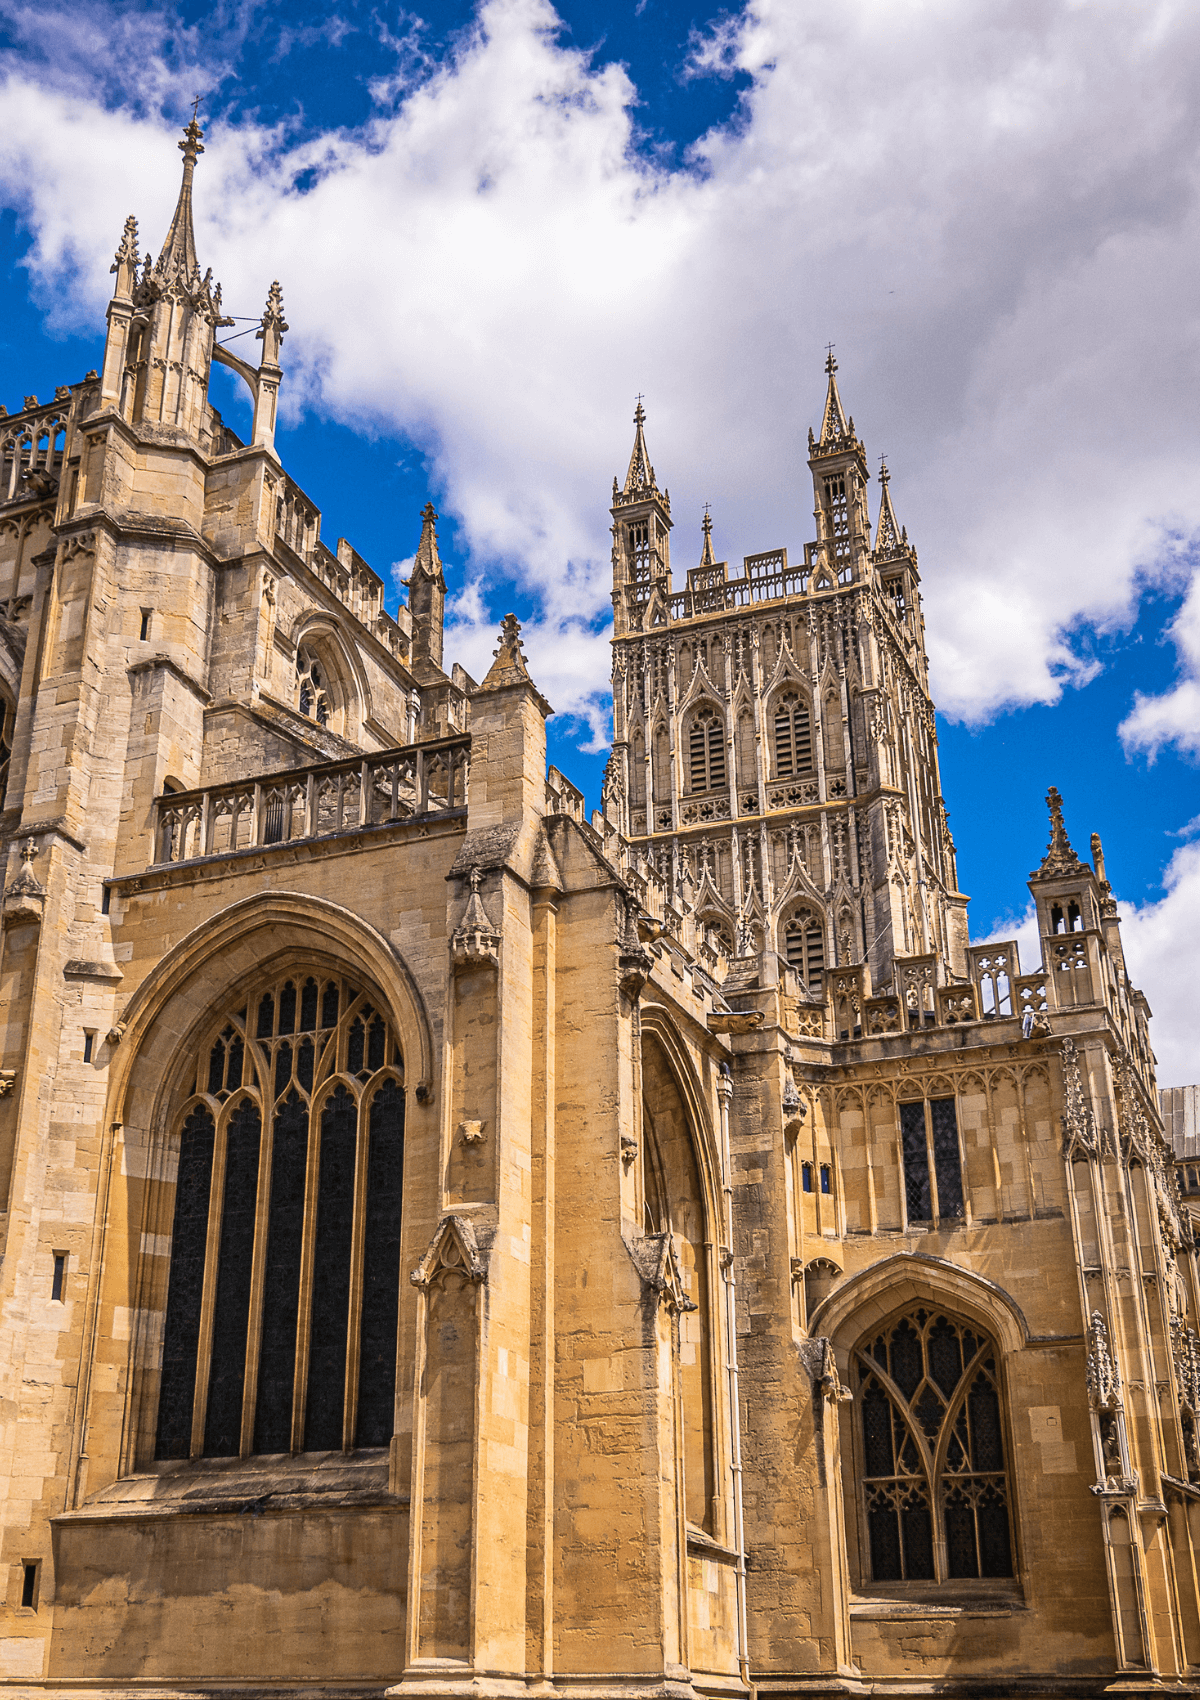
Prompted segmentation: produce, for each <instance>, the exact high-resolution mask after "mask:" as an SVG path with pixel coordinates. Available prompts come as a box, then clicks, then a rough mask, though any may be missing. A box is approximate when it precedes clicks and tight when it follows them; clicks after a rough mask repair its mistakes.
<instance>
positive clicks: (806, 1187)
mask: <svg viewBox="0 0 1200 1700" xmlns="http://www.w3.org/2000/svg"><path fill="white" fill-rule="evenodd" d="M800 1187H801V1190H802V1191H804V1192H811V1191H812V1189H813V1185H812V1164H811V1163H801V1165H800Z"/></svg>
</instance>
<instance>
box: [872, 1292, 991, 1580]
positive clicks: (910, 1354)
mask: <svg viewBox="0 0 1200 1700" xmlns="http://www.w3.org/2000/svg"><path fill="white" fill-rule="evenodd" d="M854 1360H855V1368H856V1371H857V1376H856V1383H857V1384H856V1387H855V1398H856V1404H857V1408H858V1419H859V1421H858V1430H859V1493H860V1507H861V1515H862V1520H863V1525H864V1532H865V1535H866V1540H865V1543H864V1546H865V1551H866V1554H867V1557H868V1562H869V1569H870V1579H871V1580H872V1581H875V1582H941V1581H946V1580H958V1579H967V1578H1002V1577H1010V1576H1012V1574H1013V1542H1012V1526H1011V1516H1010V1507H1011V1503H1012V1496H1011V1488H1010V1484H1009V1478H1008V1467H1007V1462H1006V1457H1005V1441H1004V1423H1003V1415H1002V1410H1001V1403H1000V1371H999V1353H998V1352H997V1349H996V1346H995V1343H994V1342H993V1341H992V1340H991V1339H989V1338H988V1336H987V1335H986V1334H984V1333H983V1332H982V1331H981V1330H980V1329H978V1328H977V1327H976V1326H975V1325H974V1324H973V1323H968V1322H965V1321H963V1320H962V1319H961V1318H958V1317H954V1316H950V1315H948V1314H947V1313H946V1312H944V1311H940V1310H938V1309H936V1308H935V1307H932V1306H930V1307H926V1306H923V1305H922V1306H918V1307H916V1308H915V1309H913V1310H912V1311H910V1312H908V1313H906V1314H905V1315H903V1316H900V1317H898V1318H896V1319H894V1320H893V1321H892V1322H891V1323H889V1324H888V1325H887V1327H886V1328H884V1329H883V1330H881V1331H879V1332H877V1333H874V1334H873V1335H871V1336H868V1337H867V1338H866V1339H865V1340H862V1341H860V1342H859V1344H858V1346H857V1347H856V1349H855V1352H854Z"/></svg>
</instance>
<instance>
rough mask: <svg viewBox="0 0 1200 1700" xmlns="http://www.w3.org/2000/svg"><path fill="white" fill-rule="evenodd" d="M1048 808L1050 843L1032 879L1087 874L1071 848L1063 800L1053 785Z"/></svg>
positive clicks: (1031, 875)
mask: <svg viewBox="0 0 1200 1700" xmlns="http://www.w3.org/2000/svg"><path fill="white" fill-rule="evenodd" d="M1046 807H1047V808H1048V809H1049V810H1050V842H1049V844H1048V845H1047V846H1046V854H1045V855H1044V856H1043V857H1042V863H1041V866H1040V867H1039V868H1037V869H1035V871H1034V872H1033V873H1032V874H1030V876H1029V877H1030V879H1035V880H1036V879H1043V880H1053V879H1064V878H1074V876H1075V875H1076V874H1086V873H1087V871H1088V870H1087V868H1086V867H1085V866H1084V864H1083V863H1082V862H1081V861H1080V860H1079V857H1078V856H1077V855H1076V854H1075V852H1074V850H1073V849H1072V848H1071V840H1070V839H1069V838H1068V837H1067V829H1066V827H1065V826H1064V825H1063V813H1062V809H1063V800H1062V796H1061V794H1060V793H1059V791H1058V789H1057V787H1056V786H1053V785H1052V786H1051V787H1050V789H1049V791H1047V793H1046Z"/></svg>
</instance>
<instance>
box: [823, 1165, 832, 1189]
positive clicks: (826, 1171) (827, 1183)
mask: <svg viewBox="0 0 1200 1700" xmlns="http://www.w3.org/2000/svg"><path fill="white" fill-rule="evenodd" d="M821 1191H822V1192H832V1191H833V1171H832V1170H831V1169H830V1167H829V1164H828V1163H822V1164H821Z"/></svg>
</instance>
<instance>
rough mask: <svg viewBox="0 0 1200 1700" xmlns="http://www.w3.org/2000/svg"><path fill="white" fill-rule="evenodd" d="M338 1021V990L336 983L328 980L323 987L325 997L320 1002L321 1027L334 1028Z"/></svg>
mask: <svg viewBox="0 0 1200 1700" xmlns="http://www.w3.org/2000/svg"><path fill="white" fill-rule="evenodd" d="M337 1019H338V989H337V981H336V980H330V982H329V984H328V985H327V986H326V987H325V996H324V997H323V998H322V1000H321V1026H322V1027H336V1026H337Z"/></svg>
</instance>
